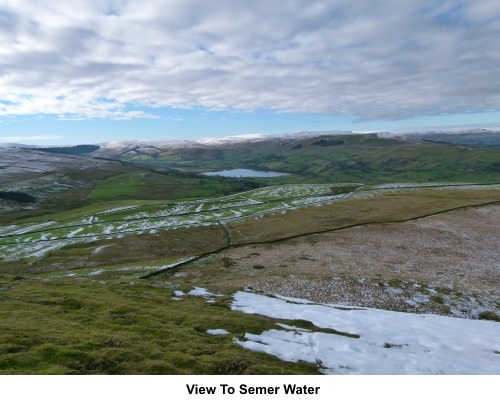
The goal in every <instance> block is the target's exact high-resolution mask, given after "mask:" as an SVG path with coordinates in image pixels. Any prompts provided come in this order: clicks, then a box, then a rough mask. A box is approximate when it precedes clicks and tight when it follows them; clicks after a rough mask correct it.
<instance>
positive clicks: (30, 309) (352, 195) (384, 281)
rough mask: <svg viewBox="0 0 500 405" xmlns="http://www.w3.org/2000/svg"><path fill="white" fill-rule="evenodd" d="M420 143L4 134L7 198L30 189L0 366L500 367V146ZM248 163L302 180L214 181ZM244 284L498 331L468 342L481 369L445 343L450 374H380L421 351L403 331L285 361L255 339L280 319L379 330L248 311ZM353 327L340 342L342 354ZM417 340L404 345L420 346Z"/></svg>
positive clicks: (21, 208) (12, 263)
mask: <svg viewBox="0 0 500 405" xmlns="http://www.w3.org/2000/svg"><path fill="white" fill-rule="evenodd" d="M455 137H456V136H455ZM408 138H409V139H399V138H384V137H382V136H378V135H377V134H363V135H356V134H354V135H353V134H349V135H346V134H341V135H338V134H336V135H328V134H320V135H317V134H308V135H297V136H288V137H284V136H282V137H274V138H273V137H270V138H269V139H261V138H258V139H247V138H242V139H239V140H237V141H235V140H231V142H229V141H217V142H216V141H210V142H209V141H205V142H198V143H194V142H193V143H191V144H190V143H189V142H184V143H183V142H177V143H176V142H170V143H168V142H166V143H163V144H160V143H156V144H154V143H149V144H146V143H122V144H118V143H114V144H104V145H101V146H100V147H98V146H95V147H94V146H93V147H91V148H82V147H79V148H73V149H72V148H62V149H64V150H60V149H58V148H50V150H37V149H36V148H31V147H30V148H25V147H20V146H9V147H2V148H1V149H0V167H1V168H0V176H2V177H1V178H2V184H1V187H0V191H3V192H4V193H16V192H22V193H25V194H26V195H29V196H31V197H32V198H33V200H32V201H29V202H26V201H17V200H12V199H10V200H9V199H1V200H0V202H1V207H2V210H1V212H0V301H1V305H2V308H3V310H2V323H3V325H5V327H4V329H3V331H2V332H0V372H2V373H7V374H9V373H22V374H24V373H48V374H54V373H56V374H57V373H62V374H68V373H69V374H95V373H98V374H100V373H104V374H122V373H123V374H142V373H146V374H184V373H188V374H281V373H285V374H288V373H289V374H311V373H312V374H315V373H328V374H330V373H333V374H339V373H340V374H344V373H349V374H350V373H353V374H359V373H361V374H371V373H375V374H376V373H380V372H389V373H395V374H399V373H401V374H405V373H424V374H426V373H428V374H438V373H451V374H453V373H460V372H465V373H472V374H484V373H491V372H492V370H493V371H494V370H495V368H494V367H495V366H494V364H495V362H496V361H497V358H498V356H499V354H498V353H500V340H498V338H497V337H495V336H498V335H500V334H496V331H500V329H499V325H500V322H498V321H500V294H499V291H500V267H499V264H498V263H499V262H500V261H499V255H498V251H497V250H498V249H497V246H498V242H499V240H500V238H499V234H498V229H500V223H499V219H500V172H499V171H498V165H499V162H500V160H499V159H500V154H499V150H498V148H497V147H496V146H488V145H489V144H490V143H491V142H488V141H485V140H484V139H483V138H481V142H482V144H481V145H478V146H475V145H472V146H471V145H467V146H463V145H460V146H458V145H453V143H442V142H441V140H442V139H446V140H447V142H448V140H449V139H450V137H449V136H448V135H446V136H445V135H441V137H439V138H436V139H437V140H438V141H437V142H426V141H424V140H422V139H411V137H408ZM456 138H457V139H459V140H460V141H461V142H462V141H463V139H465V136H464V137H456ZM453 139H454V138H453ZM453 139H452V140H453ZM467 140H468V141H467V142H470V140H469V138H467ZM492 144H493V145H496V144H495V143H494V142H493V143H492ZM484 145H487V146H484ZM241 167H245V168H248V169H252V170H259V171H273V172H282V173H288V174H289V175H286V176H277V177H251V178H250V177H241V178H239V177H238V178H229V177H221V176H206V175H201V174H200V173H204V172H209V171H220V170H231V169H235V168H241ZM240 294H254V295H255V297H254V298H253V299H252V300H253V301H252V302H259V300H261V299H265V297H275V298H277V299H282V300H285V301H286V302H294V303H295V304H294V305H296V306H301V305H302V306H304V308H305V307H306V306H307V305H319V306H329V307H339V308H344V309H345V311H343V312H349V311H351V312H355V309H356V308H357V309H358V310H361V308H363V310H365V311H366V313H372V312H370V311H386V312H387V316H388V317H389V316H392V314H394V316H395V317H397V316H403V315H404V314H406V315H408V316H409V317H407V318H405V319H407V320H405V321H401V322H409V323H410V324H412V325H413V324H414V322H415V325H417V323H418V324H419V325H420V323H419V322H425V321H424V320H423V319H425V314H427V315H428V316H431V315H432V317H437V318H436V321H435V322H437V323H439V322H441V321H442V322H452V321H447V320H446V319H453V320H454V321H453V322H455V321H456V322H461V321H464V322H465V321H467V322H468V323H467V326H465V325H466V323H461V324H460V325H464V326H457V328H462V327H464V328H466V329H467V330H468V331H469V332H467V333H470V339H472V340H474V336H476V335H477V336H478V334H481V331H482V330H483V331H485V330H488V331H490V330H491V332H488V333H487V336H488V339H483V340H482V341H481V344H480V345H479V346H477V347H475V346H474V347H475V348H471V352H470V353H476V350H477V351H478V353H479V352H481V353H483V354H484V356H485V357H484V363H481V364H483V366H484V367H482V366H481V364H479V365H478V366H477V367H476V366H474V367H469V366H468V365H467V364H460V365H458V364H455V363H454V360H453V355H452V354H450V355H448V354H446V353H448V352H446V353H445V352H442V353H440V354H439V356H445V357H444V358H443V359H444V360H443V361H445V362H447V363H446V364H449V366H446V367H444V368H440V367H441V366H440V365H439V364H437V363H435V364H434V363H432V364H429V366H428V368H427V369H426V368H425V367H424V368H418V367H417V368H408V369H403V368H398V367H399V366H398V362H397V361H395V360H394V361H393V360H391V361H389V362H388V363H387V364H388V367H389V368H384V369H380V368H377V367H376V366H375V363H376V362H377V361H378V360H377V358H380V356H382V357H384V353H389V351H390V353H391V356H392V354H393V353H395V352H394V349H393V347H406V346H405V345H410V346H411V347H413V346H412V345H413V344H417V343H415V342H413V341H411V339H409V338H408V337H407V336H406V335H405V336H403V335H400V336H402V337H401V339H402V340H401V339H400V340H398V341H397V342H396V341H394V342H393V341H390V339H389V338H388V337H384V339H386V340H385V341H383V342H382V341H381V342H379V343H377V344H380V350H381V352H380V353H379V352H378V351H377V353H375V352H373V358H372V359H371V360H367V361H366V362H365V363H363V365H362V366H359V367H358V368H356V367H357V366H356V365H355V364H351V362H349V361H348V360H347V358H345V360H343V361H344V362H345V364H344V363H342V361H340V362H339V360H335V361H333V360H331V358H330V357H327V358H324V357H321V356H318V357H316V358H314V356H313V355H312V354H311V356H313V357H311V356H310V355H308V356H302V357H301V356H296V357H293V356H292V357H290V356H288V357H287V356H282V355H280V354H279V353H276V352H274V351H272V350H267V349H266V348H265V347H263V346H262V345H260V346H259V345H257V343H255V342H261V343H262V342H263V340H261V338H257V337H256V336H264V335H265V334H266V333H268V332H266V331H271V330H276V328H277V330H279V331H280V332H276V333H277V334H278V335H281V334H283V333H284V334H285V335H286V334H287V333H290V331H291V330H294V331H295V332H294V333H295V334H299V335H300V334H303V335H304V336H306V335H307V334H308V333H312V334H315V335H314V336H319V335H317V334H325V336H326V335H328V336H334V337H335V339H337V340H338V339H340V338H342V339H351V340H350V341H352V340H353V336H354V335H357V336H358V337H359V336H361V339H363V336H364V335H363V334H364V333H365V332H364V331H365V329H363V328H361V329H360V330H361V331H362V332H359V333H358V332H356V330H357V328H352V327H350V326H348V325H346V324H345V323H344V321H342V320H338V321H335V322H334V323H332V324H328V325H326V324H325V325H322V324H320V323H318V322H317V321H316V320H314V319H316V318H314V319H313V318H311V319H309V318H308V317H307V315H297V317H294V316H292V315H290V314H288V313H287V315H285V312H283V313H282V315H280V314H279V312H278V313H276V312H272V313H271V312H269V313H266V312H263V311H261V310H257V309H255V311H254V312H252V311H251V312H252V313H253V315H250V314H245V313H242V312H240V311H238V310H235V306H238V305H239V304H238V302H239V299H240V297H241V295H240ZM259 297H260V298H259ZM245 305H246V304H245ZM252 305H253V304H252ZM250 306H251V305H250ZM271 307H273V308H274V307H275V308H278V307H279V305H278V304H277V303H272V304H270V308H271ZM283 311H284V309H283ZM301 311H302V309H299V308H297V310H296V312H297V313H299V312H301ZM243 312H245V311H243ZM292 312H293V311H292ZM340 312H342V311H340ZM373 313H374V312H373ZM410 315H412V316H413V317H411V316H410ZM417 315H418V316H424V318H418V317H417ZM374 316H375V315H374ZM377 316H379V315H377ZM380 316H382V315H380ZM339 319H341V317H340V318H339ZM360 319H361V318H360ZM374 319H375V318H374ZM401 319H402V318H401ZM432 319H434V318H432ZM353 322H354V321H353ZM356 322H358V321H356ZM433 322H434V321H433ZM457 325H458V324H457ZM483 325H484V326H483ZM475 326H477V328H476V327H475ZM436 327H437V326H436ZM440 327H441V326H440ZM419 328H420V326H419ZM213 330H219V331H221V332H220V333H211V332H210V331H213ZM436 330H437V329H436ZM464 330H465V329H464ZM55 331H57V333H56V332H55ZM287 331H288V332H287ZM272 333H275V332H272ZM272 333H271V334H272ZM367 333H368V332H367ZM397 333H399V332H397ZM260 334H262V335H260ZM495 334H496V335H495ZM351 335H352V336H351ZM321 336H323V335H321ZM339 336H340V337H339ZM398 336H399V335H398ZM425 336H427V335H425ZM429 336H432V334H431V335H429ZM467 336H469V335H467ZM335 339H334V340H335ZM342 339H341V341H338V342H337V343H334V344H333V347H330V346H329V345H330V344H331V343H327V344H326V343H325V344H326V345H327V346H324V347H328V353H333V354H335V353H338V352H337V351H336V348H335V347H336V346H335V344H338V345H340V346H337V347H342V345H343V343H342ZM377 339H378V338H377ZM405 339H406V340H408V342H406V340H405ZM425 339H428V338H427V337H426V338H425ZM425 339H424V340H425ZM424 340H421V341H419V342H418V344H419V345H424V346H425V344H427V343H424ZM252 342H254V343H255V344H254V343H252ZM325 342H326V341H325ZM377 342H378V341H377ZM297 344H298V346H297V350H298V351H299V352H300V350H301V349H300V347H303V346H301V345H304V342H302V343H300V342H297ZM315 344H316V343H315ZM457 344H458V343H457ZM460 344H461V345H462V344H465V343H463V342H462V343H460ZM268 345H270V343H268ZM384 345H388V346H384ZM451 346H453V345H451ZM311 347H312V346H311ZM315 347H318V346H315ZM349 347H350V346H349ZM249 349H250V350H249ZM253 350H256V351H253ZM308 350H309V349H308ZM352 350H354V351H355V350H356V349H355V348H353V349H352ZM377 350H379V349H377ZM384 350H385V352H384ZM405 350H406V349H405ZM412 350H413V349H411V350H410V351H409V352H408V353H406V354H398V356H403V357H401V358H407V357H405V356H410V357H411V358H414V356H417V358H418V356H419V355H418V354H416V352H414V351H412ZM449 350H451V351H450V353H454V352H453V350H455V349H453V348H450V349H449ZM319 351H320V352H321V351H322V349H321V350H319ZM485 351H486V352H488V354H485V353H486V352H485ZM266 353H267V354H266ZM483 354H482V355H483ZM482 355H481V356H482ZM410 357H408V358H410ZM280 359H281V360H280ZM325 364H330V366H328V367H326V366H325ZM370 364H371V365H370ZM344 366H345V367H344ZM325 367H326V368H325ZM491 367H493V368H491ZM349 370H350V371H349ZM425 370H427V372H426V371H425ZM498 371H499V372H500V370H498Z"/></svg>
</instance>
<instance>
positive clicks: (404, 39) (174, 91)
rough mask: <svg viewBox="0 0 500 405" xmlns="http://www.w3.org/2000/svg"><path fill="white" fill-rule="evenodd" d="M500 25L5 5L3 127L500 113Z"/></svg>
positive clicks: (322, 4)
mask: <svg viewBox="0 0 500 405" xmlns="http://www.w3.org/2000/svg"><path fill="white" fill-rule="evenodd" d="M499 18H500V7H498V6H497V5H496V2H495V1H487V0H485V1H473V0H468V1H458V0H457V1H454V0H447V1H439V2H436V1H434V0H421V1H417V0H414V1H410V0H406V1H397V2H396V1H390V0H373V1H370V2H353V1H347V0H332V1H309V0H291V1H287V2H273V1H267V0H257V1H253V2H248V1H243V0H212V1H210V2H207V1H201V0H198V1H195V0H169V1H154V0H144V1H140V2H138V1H126V0H115V1H112V0H107V1H106V0H102V1H97V0H96V1H88V0H79V1H71V2H67V1H62V0H61V1H54V0H53V1H49V2H39V1H35V0H0V41H1V42H2V47H1V48H0V116H1V115H17V114H38V113H46V114H62V115H63V117H62V119H65V118H67V119H74V118H75V117H76V118H81V117H85V118H109V119H132V118H135V117H142V118H157V117H156V116H155V115H152V114H149V113H146V112H144V111H141V110H142V109H144V108H146V107H180V108H186V107H190V106H196V107H203V108H208V109H236V110H245V111H246V110H252V109H262V108H264V109H271V110H276V111H286V112H301V113H325V114H335V115H340V114H353V115H356V116H359V117H360V119H382V118H389V119H398V118H406V117H412V116H420V115H434V114H447V113H462V112H474V111H485V110H499V109H500V80H499V78H498V66H499V62H500V26H499V21H500V19H499ZM130 105H133V106H134V107H133V109H134V110H135V111H128V110H130V108H129V106H130Z"/></svg>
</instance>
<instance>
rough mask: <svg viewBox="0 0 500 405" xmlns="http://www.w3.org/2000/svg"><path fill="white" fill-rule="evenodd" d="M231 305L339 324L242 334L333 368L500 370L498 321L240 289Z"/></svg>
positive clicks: (287, 356)
mask: <svg viewBox="0 0 500 405" xmlns="http://www.w3.org/2000/svg"><path fill="white" fill-rule="evenodd" d="M231 308H232V309H233V310H236V311H241V312H245V313H257V314H261V315H265V316H268V317H273V318H279V319H291V320H293V319H297V320H298V319H302V320H308V321H310V322H312V323H313V324H314V325H316V326H318V327H320V328H328V329H333V330H334V331H332V333H325V332H312V331H307V330H305V329H299V328H295V327H293V325H286V324H285V330H281V329H275V330H274V329H273V330H268V331H265V332H263V333H262V334H260V335H254V334H250V333H247V334H245V339H246V340H245V341H242V340H238V339H235V342H236V343H237V344H238V345H240V346H242V347H244V348H247V349H250V350H255V351H259V352H264V353H269V354H272V355H274V356H277V357H279V358H280V359H282V360H285V361H292V362H296V361H301V360H302V361H307V362H310V363H317V364H318V365H320V367H321V369H322V372H323V373H325V374H500V323H497V322H490V321H478V320H470V319H458V318H451V317H445V316H438V315H428V314H426V315H423V314H410V313H403V312H392V311H384V310H377V309H370V308H354V307H353V308H349V307H342V308H339V307H334V306H331V305H322V304H316V303H314V302H311V301H306V300H295V299H291V298H286V297H281V296H280V297H268V296H263V295H258V294H253V293H249V292H237V293H236V294H235V295H234V301H233V303H232V306H231ZM292 323H293V322H292ZM277 326H279V327H281V328H283V327H284V326H283V325H282V324H279V325H277ZM335 331H336V332H335ZM339 332H340V333H343V335H342V334H339ZM346 334H350V335H351V336H352V337H349V336H347V335H346ZM354 335H359V338H356V337H354Z"/></svg>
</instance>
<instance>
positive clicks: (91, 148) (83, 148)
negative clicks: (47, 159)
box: [36, 145, 100, 155]
mask: <svg viewBox="0 0 500 405" xmlns="http://www.w3.org/2000/svg"><path fill="white" fill-rule="evenodd" d="M99 148H100V146H98V145H76V146H54V147H49V148H36V149H37V150H40V151H42V152H50V153H63V154H66V155H87V154H89V153H92V152H95V151H96V150H98V149H99Z"/></svg>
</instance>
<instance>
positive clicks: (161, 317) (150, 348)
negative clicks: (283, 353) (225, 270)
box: [0, 276, 318, 374]
mask: <svg viewBox="0 0 500 405" xmlns="http://www.w3.org/2000/svg"><path fill="white" fill-rule="evenodd" d="M0 286H1V287H0V288H1V290H0V301H1V306H2V311H1V313H0V320H1V323H2V328H1V330H0V373H2V374H317V373H318V370H317V367H316V366H315V365H311V364H305V363H286V362H282V361H280V360H278V359H276V358H275V357H273V356H270V355H265V354H261V353H254V352H251V351H247V350H245V349H242V348H240V347H239V346H238V345H236V344H235V343H233V338H235V337H236V338H239V339H241V338H243V335H244V333H246V332H250V333H261V332H262V331H264V330H266V329H270V328H276V324H275V321H274V320H272V319H269V318H265V317H262V316H257V315H245V314H242V313H239V312H236V311H231V310H230V309H229V308H228V299H229V298H230V296H229V295H225V296H224V297H220V298H218V299H217V300H216V302H215V303H213V304H209V303H207V302H205V300H204V299H203V298H200V297H190V296H186V297H184V298H183V299H182V300H180V301H175V300H173V299H172V297H173V289H172V288H171V287H168V286H165V285H164V284H161V283H157V284H155V283H151V282H141V281H138V280H136V281H133V282H110V283H107V284H101V283H99V282H92V281H88V280H80V279H71V280H68V279H66V280H64V279H49V280H46V281H44V282H40V281H33V280H21V281H14V280H13V279H12V278H10V277H5V276H0ZM218 328H222V329H226V330H227V331H229V332H230V333H231V335H230V336H211V335H208V334H207V333H206V330H207V329H218Z"/></svg>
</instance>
